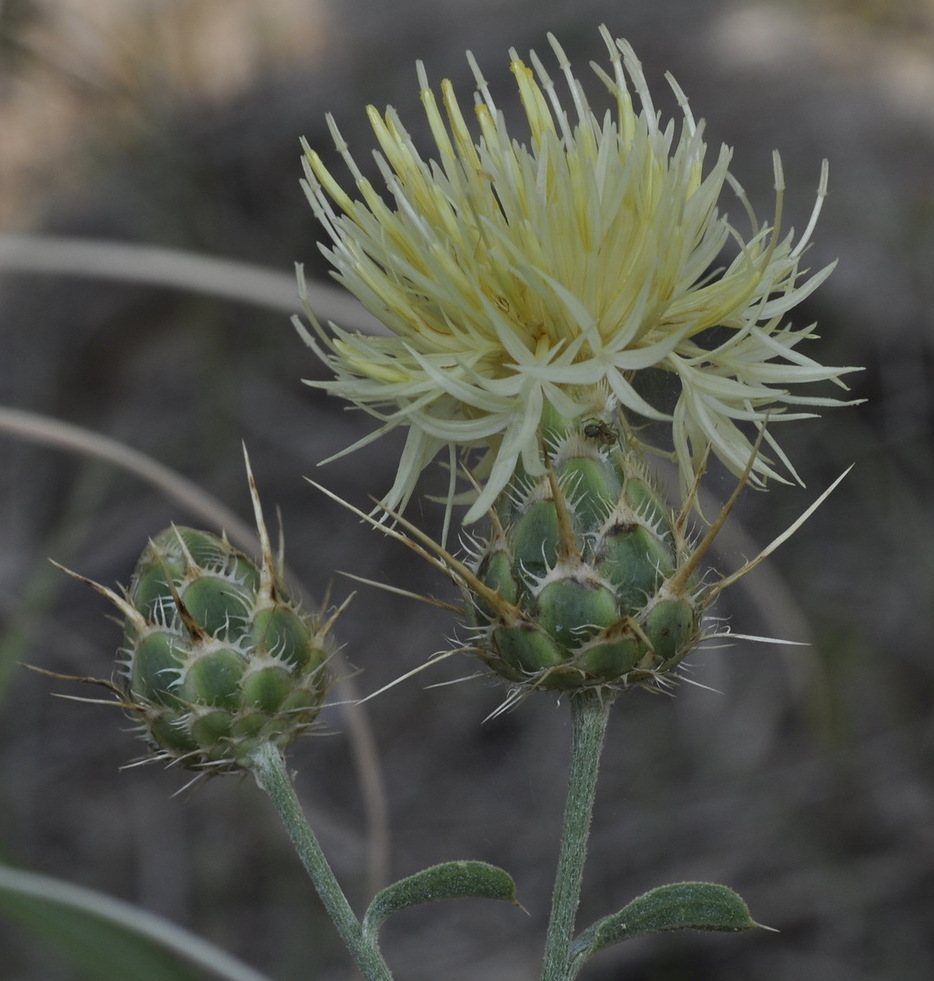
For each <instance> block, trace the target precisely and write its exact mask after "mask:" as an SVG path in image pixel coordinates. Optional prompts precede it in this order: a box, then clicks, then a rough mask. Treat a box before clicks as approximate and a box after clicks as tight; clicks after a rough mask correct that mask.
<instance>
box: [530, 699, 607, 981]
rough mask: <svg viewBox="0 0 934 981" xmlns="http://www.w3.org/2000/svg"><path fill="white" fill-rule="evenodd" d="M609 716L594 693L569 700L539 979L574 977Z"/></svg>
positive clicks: (565, 980)
mask: <svg viewBox="0 0 934 981" xmlns="http://www.w3.org/2000/svg"><path fill="white" fill-rule="evenodd" d="M609 713H610V701H609V700H607V699H604V698H601V696H600V694H599V693H598V692H595V691H584V692H581V693H580V694H579V695H577V696H576V697H574V698H572V699H571V725H572V731H571V768H570V774H569V777H568V797H567V804H566V805H565V810H564V828H563V829H562V833H561V852H560V854H559V856H558V869H557V872H556V874H555V887H554V893H553V894H552V899H551V919H550V921H549V923H548V934H547V937H546V939H545V961H544V966H543V969H542V981H570V979H571V978H573V976H574V965H573V964H572V958H571V941H572V940H573V939H574V920H575V917H576V915H577V906H578V903H579V902H580V893H581V880H582V879H583V875H584V862H585V860H586V858H587V838H588V835H589V834H590V819H591V815H592V814H593V802H594V794H595V792H596V788H597V774H598V772H599V769H600V753H601V751H602V749H603V738H604V735H605V734H606V724H607V719H608V718H609Z"/></svg>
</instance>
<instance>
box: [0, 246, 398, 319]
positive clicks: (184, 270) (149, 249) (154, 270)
mask: <svg viewBox="0 0 934 981" xmlns="http://www.w3.org/2000/svg"><path fill="white" fill-rule="evenodd" d="M0 271H2V272H4V273H30V274H40V275H55V276H83V277H90V278H93V279H115V280H128V281H131V282H136V283H142V284H147V285H150V286H168V287H171V288H173V289H181V290H185V291H187V292H192V293H207V294H209V295H211V296H219V297H222V298H223V299H226V300H233V301H236V302H243V303H250V304H253V305H255V306H260V307H267V308H269V309H271V310H282V311H284V312H286V313H295V311H296V309H297V308H298V307H299V305H300V303H299V297H298V287H297V285H296V280H295V277H294V276H288V275H285V274H284V273H280V272H276V271H274V270H272V269H263V268H262V267H260V266H254V265H251V264H249V263H245V262H235V261H233V260H230V259H220V258H216V257H214V256H210V257H209V256H204V255H199V254H198V253H196V252H184V251H182V250H180V249H166V248H158V247H156V246H152V245H136V244H134V243H132V242H107V241H94V240H89V239H77V238H56V237H52V236H42V235H0ZM307 290H308V302H309V303H310V304H311V306H312V307H313V308H314V310H315V312H316V314H317V315H318V316H319V317H320V319H321V320H322V322H327V321H328V320H333V321H335V322H338V323H340V324H342V325H343V326H344V327H346V328H347V329H356V330H359V331H361V332H363V333H365V334H385V333H386V328H385V327H384V326H383V325H382V324H381V323H380V322H379V321H378V320H376V318H375V317H373V316H372V315H371V314H370V313H369V312H368V311H366V310H365V309H364V308H363V307H362V306H361V305H360V303H359V302H358V301H357V300H356V299H354V298H353V297H352V296H351V295H350V294H349V293H347V292H345V291H344V290H342V289H339V288H337V287H336V286H330V285H328V284H326V283H315V282H311V283H308V284H307Z"/></svg>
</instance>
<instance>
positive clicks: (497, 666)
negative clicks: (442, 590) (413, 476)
mask: <svg viewBox="0 0 934 981" xmlns="http://www.w3.org/2000/svg"><path fill="white" fill-rule="evenodd" d="M551 449H552V461H553V462H552V463H551V471H550V473H548V474H546V475H545V476H544V477H542V478H541V479H539V480H537V481H532V480H529V478H528V477H527V476H522V477H520V478H517V479H515V480H514V481H513V483H512V484H511V485H510V486H509V487H507V489H506V491H504V493H503V494H502V495H501V496H500V498H499V500H498V501H497V502H496V505H495V507H494V514H495V518H494V532H493V535H492V536H491V539H490V542H489V544H488V545H487V546H485V547H481V549H480V550H479V552H478V553H477V554H476V555H475V556H474V557H473V561H472V563H471V565H470V570H469V572H470V573H472V575H469V574H468V575H466V576H461V578H460V582H461V585H462V587H463V588H464V590H465V593H466V600H467V602H466V609H467V619H468V624H469V626H470V627H471V628H472V638H471V647H470V649H471V650H473V651H476V652H477V653H478V654H479V655H480V657H481V659H482V660H483V661H484V662H485V663H486V664H488V665H489V666H490V667H491V668H492V669H493V670H494V671H496V672H497V673H498V674H500V675H502V676H503V677H504V678H506V679H508V680H509V681H511V682H513V683H519V684H520V685H526V686H528V687H529V688H545V689H555V690H573V689H578V688H583V687H601V688H613V689H617V688H623V687H626V686H629V685H635V684H642V685H648V686H655V687H657V686H659V685H661V684H664V679H665V676H666V675H668V674H669V673H670V672H671V671H673V670H674V669H675V668H676V667H677V665H678V664H680V663H681V661H682V660H683V658H684V657H685V656H686V654H687V653H689V651H691V650H692V649H693V648H694V647H696V646H697V644H698V643H699V641H700V639H701V627H700V624H701V618H702V614H703V610H702V608H701V607H702V604H701V602H700V600H699V599H698V595H699V590H698V588H697V583H696V580H695V577H694V576H693V575H692V574H687V575H681V574H679V570H681V569H686V568H687V567H688V564H689V562H690V559H691V555H692V552H691V549H690V547H689V545H688V543H687V542H686V540H685V539H684V536H683V535H682V534H681V532H680V527H681V522H679V521H678V520H677V519H676V516H675V515H673V514H672V512H671V510H670V509H669V508H668V506H667V505H666V503H665V501H664V499H663V498H662V497H661V495H660V494H659V493H658V492H657V491H656V490H655V489H654V487H653V486H652V483H651V481H650V480H649V478H648V477H647V476H646V474H645V473H644V472H643V470H642V468H641V467H640V465H639V464H638V462H637V461H635V460H634V459H633V458H632V457H631V456H630V455H627V454H626V453H625V451H624V450H623V449H622V448H621V446H620V445H619V442H618V440H615V439H612V440H611V439H609V438H607V437H606V435H605V428H601V427H598V426H597V425H596V424H595V423H593V422H590V423H588V422H586V421H585V422H584V424H582V425H579V426H576V425H571V424H568V423H567V422H562V423H561V424H560V425H559V424H555V425H554V426H553V427H552V431H551ZM474 577H475V580H474Z"/></svg>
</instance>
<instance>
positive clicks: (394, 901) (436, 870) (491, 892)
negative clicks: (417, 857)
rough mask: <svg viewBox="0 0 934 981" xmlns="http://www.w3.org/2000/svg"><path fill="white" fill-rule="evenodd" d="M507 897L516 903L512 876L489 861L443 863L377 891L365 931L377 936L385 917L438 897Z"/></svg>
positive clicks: (369, 910)
mask: <svg viewBox="0 0 934 981" xmlns="http://www.w3.org/2000/svg"><path fill="white" fill-rule="evenodd" d="M469 896H475V897H478V898H481V899H507V900H509V902H511V903H514V904H515V905H516V906H518V905H519V903H518V902H517V900H516V884H515V883H514V882H513V881H512V877H511V876H510V875H509V874H508V873H507V872H504V871H503V870H502V869H500V868H497V867H496V866H495V865H488V864H487V863H486V862H444V863H443V864H441V865H432V866H431V867H430V868H427V869H423V870H422V871H421V872H416V873H415V875H410V876H408V878H405V879H400V880H399V881H398V882H394V883H393V884H392V885H391V886H387V887H386V888H385V889H383V891H382V892H380V893H377V895H376V896H375V898H374V899H373V902H372V903H370V908H369V909H368V910H367V911H366V915H365V916H364V918H363V931H364V933H365V934H367V935H368V936H370V937H374V936H375V935H376V933H377V931H378V930H379V928H380V926H381V925H382V924H383V921H384V920H385V919H386V917H388V916H390V915H391V914H393V913H396V912H398V911H399V910H400V909H406V908H407V907H409V906H417V905H419V904H421V903H433V902H435V901H436V900H439V899H461V898H464V897H469Z"/></svg>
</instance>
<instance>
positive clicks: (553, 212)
mask: <svg viewBox="0 0 934 981" xmlns="http://www.w3.org/2000/svg"><path fill="white" fill-rule="evenodd" d="M600 33H601V36H602V38H603V41H604V44H605V46H606V53H607V55H608V58H609V66H608V68H604V67H602V66H600V65H598V64H596V63H593V64H592V65H591V67H592V69H593V72H594V75H595V77H596V80H597V82H598V83H599V87H600V88H602V89H603V90H604V94H605V95H608V104H609V109H608V110H606V111H605V110H604V108H603V107H602V106H600V105H598V104H597V102H596V101H595V102H594V106H593V108H592V107H591V101H590V99H591V96H589V95H588V94H587V93H586V92H585V86H584V83H583V81H582V80H581V79H580V78H579V77H578V76H577V75H575V73H574V72H573V71H572V68H571V64H570V62H569V61H568V58H567V56H566V55H565V52H564V50H563V48H562V47H561V46H560V44H559V43H558V41H557V40H556V39H555V38H554V37H551V36H549V44H550V46H551V50H552V53H553V55H554V58H555V60H556V63H557V69H558V73H559V74H560V75H561V76H563V87H564V88H565V89H566V92H565V93H564V94H562V93H561V92H560V91H559V86H558V85H557V83H556V80H555V79H553V78H552V76H551V74H550V73H549V70H548V69H547V68H546V66H545V62H544V61H543V60H542V59H540V58H539V57H538V56H537V55H536V54H535V53H534V52H533V53H532V54H531V56H530V59H529V62H530V65H531V67H530V65H528V64H526V62H525V61H524V60H522V59H521V58H520V57H519V55H518V54H517V53H516V52H515V51H512V52H510V57H511V62H512V63H511V69H512V73H513V75H514V76H515V79H516V84H517V87H518V96H519V100H520V102H521V105H522V109H523V110H524V113H525V122H526V124H527V128H526V130H525V131H524V132H518V133H515V132H511V131H510V130H509V129H508V128H507V125H506V117H505V115H504V113H503V112H502V110H501V109H500V108H499V106H498V104H497V102H496V101H495V100H494V97H493V94H492V92H491V91H490V89H489V87H488V86H487V83H486V81H485V80H484V78H483V75H482V74H481V72H480V68H479V66H478V65H477V63H476V61H475V60H474V59H473V57H472V56H470V55H469V54H468V60H469V62H470V65H471V68H472V69H473V74H474V78H475V80H476V92H475V95H474V104H473V112H474V120H473V125H471V123H470V122H469V118H468V115H467V114H465V113H464V112H463V111H462V109H461V105H460V103H459V101H458V99H457V96H456V95H455V92H454V87H453V85H452V84H451V82H450V81H447V80H444V81H442V82H441V86H440V96H439V95H438V94H437V93H436V92H435V90H434V89H433V88H432V87H431V86H430V85H429V82H428V78H427V75H426V73H425V70H424V68H423V67H422V66H421V65H419V67H418V77H419V82H420V85H421V98H422V103H423V105H424V108H425V113H426V116H427V120H428V126H429V129H430V132H431V137H432V140H433V142H434V147H433V148H431V153H430V154H429V155H427V156H423V155H422V153H421V152H420V151H419V150H418V149H417V148H416V146H415V143H414V140H413V138H412V137H411V136H410V135H409V133H408V132H407V131H406V129H405V127H404V126H403V123H402V121H401V119H400V118H399V116H398V115H397V113H396V112H395V110H393V109H392V108H389V109H387V110H386V111H385V113H381V112H379V111H377V109H375V108H374V107H372V106H371V107H369V109H368V110H367V112H368V117H369V121H370V124H371V126H372V128H373V132H374V135H375V138H376V142H377V143H378V145H379V149H378V150H377V151H376V152H375V157H376V161H377V164H378V166H379V170H380V173H381V175H382V178H383V180H384V181H385V184H386V190H387V191H388V197H387V198H384V197H383V196H382V195H381V194H380V193H379V192H378V191H377V189H376V188H375V187H374V186H373V185H372V184H371V182H370V181H369V180H368V179H367V178H366V177H365V176H364V174H363V172H362V171H361V169H360V168H359V167H358V166H357V164H356V162H355V159H354V157H353V155H352V154H351V152H350V150H349V148H348V145H347V143H346V141H345V140H344V138H343V136H342V135H341V133H340V131H339V130H338V128H337V125H336V124H335V122H334V121H333V120H332V119H329V125H330V128H331V133H332V135H333V138H334V143H335V145H336V147H337V150H338V152H339V154H340V156H341V158H342V159H343V162H344V164H345V165H346V167H347V170H348V172H349V174H350V178H351V181H352V184H353V188H354V190H352V191H349V192H348V191H347V190H345V189H344V188H343V187H342V185H341V183H340V181H339V180H338V179H337V177H335V176H334V174H333V173H332V170H331V167H330V166H329V165H328V164H326V163H325V161H324V159H323V158H322V156H321V155H320V154H319V152H318V151H317V150H315V149H312V148H311V147H310V146H308V145H307V143H306V144H304V149H305V157H304V168H305V192H306V195H307V197H308V200H309V202H310V203H311V207H312V209H313V211H314V213H315V215H316V216H317V217H318V219H319V220H320V221H321V223H322V225H323V227H324V229H325V231H326V233H327V237H328V238H329V239H330V243H329V244H327V245H323V246H322V252H323V253H324V255H325V256H326V257H327V258H328V259H329V260H330V262H331V263H332V265H333V267H334V275H335V277H336V278H337V280H338V281H339V282H341V283H342V284H343V285H344V286H345V287H346V288H347V289H349V290H350V291H351V292H352V293H354V294H355V295H356V296H357V297H358V298H359V299H360V300H361V301H362V303H363V305H364V306H365V307H366V308H367V309H368V310H370V311H371V312H372V313H373V314H374V315H375V316H376V317H377V318H379V319H381V320H382V321H383V322H384V323H385V324H386V326H387V327H388V328H389V330H390V331H391V332H392V334H391V336H388V337H386V336H379V337H375V336H369V335H365V334H360V333H353V332H351V331H348V330H344V329H341V328H340V327H338V326H335V325H333V324H332V325H331V330H326V329H325V328H324V327H323V326H322V325H320V324H318V322H317V320H315V318H314V315H313V312H312V311H310V310H309V311H308V313H309V318H310V320H311V323H312V326H313V328H314V331H313V332H309V331H307V330H305V329H304V328H303V327H302V326H301V325H300V324H299V329H300V330H301V331H302V332H303V335H304V336H305V338H306V340H307V342H308V343H309V344H310V345H311V347H313V348H314V349H315V351H316V352H317V353H318V355H319V356H320V357H321V358H322V359H323V360H324V361H325V362H326V363H327V364H328V365H329V366H330V367H331V368H332V369H333V372H334V375H335V377H334V378H333V379H331V380H326V381H315V382H310V384H313V385H316V386H317V387H320V388H323V389H325V390H327V391H329V392H331V393H333V394H335V395H338V396H340V397H342V398H344V399H347V400H348V401H350V402H351V403H353V404H355V405H356V406H359V407H360V408H362V409H364V410H365V411H367V412H368V413H370V414H371V415H373V416H374V417H375V418H376V419H377V420H378V424H379V425H378V428H377V429H376V430H375V432H374V433H372V434H370V435H369V436H367V437H365V438H364V439H363V440H361V441H359V442H358V443H356V444H355V445H354V446H353V447H350V449H355V448H357V447H359V446H363V445H366V444H367V443H369V442H370V441H371V440H373V439H375V438H377V437H378V436H379V435H380V434H382V433H385V432H387V431H389V430H391V429H393V428H395V427H397V426H404V427H406V428H407V430H408V437H407V442H406V444H405V449H404V451H403V453H402V457H401V460H400V462H399V467H398V471H397V474H396V479H395V482H394V484H393V486H392V488H391V489H390V490H389V492H388V493H387V494H386V495H385V497H384V498H383V501H382V503H383V505H384V506H385V507H386V508H388V509H391V510H399V509H401V508H402V507H404V505H405V502H406V501H407V500H408V498H409V497H410V495H411V494H412V492H413V489H414V487H415V483H416V480H417V478H418V476H419V474H420V472H421V471H422V470H423V469H424V468H425V467H426V466H427V465H428V464H429V463H430V461H432V460H433V459H434V458H435V457H436V456H437V455H438V453H439V452H441V451H442V450H445V449H446V451H447V456H448V460H449V462H450V463H451V464H452V472H456V471H457V465H458V463H463V464H464V465H465V466H466V467H467V469H468V470H469V471H470V473H471V476H472V480H473V482H474V484H475V486H476V487H477V493H476V494H475V497H474V500H473V503H472V506H471V507H470V509H469V511H468V512H467V515H466V517H465V519H464V520H465V522H467V523H469V522H472V521H475V520H477V519H478V518H480V517H482V516H483V515H484V514H485V513H486V512H487V510H488V509H489V508H490V506H491V505H492V504H493V502H494V501H495V499H496V498H497V496H498V495H499V494H500V493H501V492H502V491H503V490H504V489H505V488H506V486H507V484H509V482H510V480H511V479H512V477H513V476H514V474H515V473H516V472H517V471H518V470H521V471H522V472H523V473H524V474H526V475H528V476H530V477H542V476H544V474H545V472H546V459H545V455H544V451H543V440H542V424H543V419H544V418H545V417H546V416H547V415H548V414H549V413H557V414H558V415H560V416H561V417H563V418H565V419H568V420H582V419H585V420H587V422H585V424H584V425H585V429H589V433H585V435H587V436H588V438H590V439H598V440H607V441H609V431H610V430H617V431H618V432H619V434H620V436H621V439H622V442H624V443H625V444H627V446H630V447H633V448H635V449H637V450H639V451H640V452H641V451H644V450H651V451H655V452H660V453H664V454H666V455H669V456H673V457H674V458H676V459H677V461H678V463H679V467H680V473H681V489H682V494H685V493H687V491H688V489H689V488H690V487H691V486H692V484H693V482H694V478H695V476H696V473H697V469H698V466H699V462H700V459H701V457H702V456H703V455H704V453H705V452H706V451H707V447H708V446H710V447H711V449H712V452H713V454H714V455H715V456H717V457H719V458H720V459H721V460H722V461H723V463H724V464H725V465H726V466H727V467H728V468H729V469H730V470H731V471H732V472H733V473H735V474H737V475H739V474H741V473H742V472H743V471H744V469H745V467H746V463H747V461H748V460H749V459H750V454H751V449H752V441H753V440H754V439H755V438H756V436H757V434H758V432H759V430H760V429H761V428H762V425H763V423H764V421H765V419H766V418H768V420H769V432H768V433H767V434H766V437H765V443H764V444H763V447H762V449H763V451H764V452H761V453H759V454H758V455H756V457H755V460H754V463H753V467H752V471H751V473H750V474H749V480H750V482H751V483H752V484H755V485H760V486H761V485H762V484H763V483H764V482H765V481H766V480H768V479H771V478H775V479H785V478H783V472H784V474H786V475H790V476H791V477H796V476H797V475H796V473H795V470H794V467H793V465H792V464H791V462H790V461H789V460H788V458H787V456H786V455H785V454H784V453H783V452H782V451H781V449H780V447H779V445H778V443H777V441H776V439H775V437H774V435H773V430H774V428H775V426H776V424H777V423H778V422H783V421H788V420H791V419H800V418H805V417H808V416H811V415H814V410H815V409H819V408H821V407H825V406H830V405H835V404H840V403H839V402H838V400H836V399H832V398H826V397H821V396H817V395H812V394H810V393H808V394H800V393H798V392H796V391H794V389H796V388H798V387H799V386H801V385H809V384H810V383H812V382H821V381H830V382H833V383H834V384H836V385H838V386H839V387H840V388H844V387H845V386H843V384H842V382H841V380H840V377H841V375H843V374H844V373H845V372H847V371H850V370H853V369H850V368H844V367H826V366H824V365H822V364H820V363H819V362H818V361H816V360H814V359H812V358H811V357H809V356H808V355H806V354H805V353H804V352H803V350H802V348H804V347H805V346H806V344H807V342H809V341H811V340H813V339H814V338H815V336H816V334H815V325H813V324H811V325H810V326H805V327H795V326H793V325H791V324H789V323H788V322H787V319H786V318H787V315H788V313H789V311H791V310H792V308H793V307H794V306H795V305H796V304H798V303H800V302H801V301H802V300H804V299H805V298H806V297H807V296H809V295H810V294H811V292H812V291H813V290H815V289H816V288H817V287H818V286H819V285H820V284H821V283H822V282H823V281H824V280H825V279H826V278H827V276H828V275H829V274H830V272H831V269H832V265H828V266H825V267H824V268H822V269H818V270H817V271H816V272H811V271H809V270H808V269H807V268H805V267H804V266H803V265H802V257H803V255H804V253H805V250H806V249H807V247H808V242H809V240H810V237H811V233H812V231H813V229H814V226H815V224H816V221H817V218H818V215H819V213H820V210H821V204H822V202H823V199H824V196H825V194H826V190H827V168H826V165H825V166H824V168H823V170H822V172H821V176H820V181H819V184H818V190H817V200H816V203H815V205H814V209H813V213H812V215H811V217H810V220H809V221H808V223H807V225H806V227H805V229H804V232H803V234H802V235H801V236H800V237H798V238H797V240H796V239H795V237H794V234H793V232H787V233H786V232H783V231H782V229H781V213H782V202H783V197H784V177H783V173H782V168H781V163H780V160H779V158H778V155H777V154H776V155H775V157H774V176H775V194H776V198H775V214H774V217H773V218H772V219H771V221H760V220H759V219H758V218H757V217H756V215H755V212H754V211H753V209H752V206H751V205H750V202H749V201H748V199H747V197H746V195H745V193H744V192H743V190H742V188H741V186H740V185H739V183H738V182H737V180H736V178H735V177H734V176H733V175H732V173H731V172H730V169H729V168H730V161H731V157H732V151H731V150H730V149H729V148H728V147H726V146H721V147H720V148H719V150H718V151H717V153H716V154H715V155H714V159H713V161H712V162H711V163H709V164H707V165H705V156H706V153H707V147H706V144H705V142H704V139H703V131H704V127H703V123H702V122H698V121H697V120H695V118H694V115H693V114H692V112H691V110H690V108H689V107H688V101H687V98H686V97H685V95H684V93H683V92H682V91H681V89H680V88H679V87H678V85H677V84H676V83H675V81H674V80H673V79H672V78H671V77H670V76H669V78H668V83H669V85H670V86H671V88H672V90H673V92H674V94H675V96H676V98H677V100H678V104H679V106H680V115H681V118H680V120H679V121H678V124H677V126H676V125H675V123H674V122H668V121H666V120H664V119H662V117H661V115H660V113H659V112H658V111H657V110H656V109H655V106H654V103H653V101H652V96H651V94H650V92H649V88H648V85H647V83H646V80H645V77H644V75H643V72H642V67H641V65H640V63H639V60H638V59H637V58H636V55H635V54H634V52H633V51H632V49H631V47H630V46H629V44H628V43H627V42H626V41H623V40H617V39H614V38H613V37H612V35H611V34H610V33H609V32H608V31H607V30H606V28H602V29H601V32H600ZM594 98H595V97H594ZM727 190H728V191H731V192H732V193H733V194H734V195H735V197H736V199H737V200H738V204H739V208H738V210H739V211H740V214H741V215H742V216H743V219H744V220H743V221H741V222H735V221H733V220H731V217H730V216H729V215H728V213H727V211H726V210H725V208H724V206H723V205H721V203H720V202H721V197H722V195H723V192H724V191H727ZM743 226H747V227H745V228H744V227H743ZM303 295H304V294H303ZM646 372H649V373H651V372H661V373H666V374H668V375H670V376H672V377H673V378H674V379H675V381H676V383H677V384H676V401H675V404H674V406H673V407H672V406H671V405H669V404H663V403H661V402H659V401H658V400H657V399H655V398H654V397H653V396H650V395H646V394H644V393H645V392H646V391H649V390H650V389H649V388H647V387H646V386H644V385H642V384H640V375H642V374H643V373H646ZM611 405H612V408H611ZM591 419H593V420H597V421H595V422H591ZM647 421H651V422H654V423H656V424H659V423H660V424H661V425H656V426H655V427H654V430H656V431H657V432H658V435H657V436H656V435H652V436H651V437H650V436H649V435H648V430H647V429H646V428H645V425H644V424H645V423H646V422H647ZM604 426H605V427H606V428H604ZM666 429H667V430H668V433H667V435H666V433H665V430H666ZM770 450H771V451H773V452H774V458H773V457H770V455H769V454H770ZM349 451H350V450H349V449H348V450H345V451H344V452H349ZM477 454H479V460H478V458H477ZM776 461H778V462H776ZM454 495H455V487H454V484H453V481H452V486H451V491H450V497H449V505H450V503H451V501H453V499H454Z"/></svg>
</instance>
